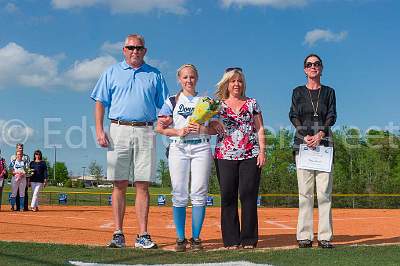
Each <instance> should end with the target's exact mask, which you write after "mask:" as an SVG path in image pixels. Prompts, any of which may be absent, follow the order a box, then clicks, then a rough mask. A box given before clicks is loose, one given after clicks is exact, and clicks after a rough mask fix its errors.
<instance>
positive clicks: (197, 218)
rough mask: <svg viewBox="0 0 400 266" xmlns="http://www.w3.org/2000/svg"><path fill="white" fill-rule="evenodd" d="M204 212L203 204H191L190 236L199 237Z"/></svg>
mask: <svg viewBox="0 0 400 266" xmlns="http://www.w3.org/2000/svg"><path fill="white" fill-rule="evenodd" d="M205 214H206V207H205V206H193V208H192V237H193V238H199V237H200V232H201V228H202V227H203V221H204V216H205Z"/></svg>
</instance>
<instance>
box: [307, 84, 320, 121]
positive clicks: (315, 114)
mask: <svg viewBox="0 0 400 266" xmlns="http://www.w3.org/2000/svg"><path fill="white" fill-rule="evenodd" d="M306 89H307V91H308V95H309V96H310V101H311V105H312V109H313V111H314V117H318V113H317V112H318V105H319V95H320V94H321V90H322V87H321V88H320V89H319V91H318V99H317V107H315V106H314V102H313V100H312V97H311V92H310V90H309V89H308V88H307V87H306Z"/></svg>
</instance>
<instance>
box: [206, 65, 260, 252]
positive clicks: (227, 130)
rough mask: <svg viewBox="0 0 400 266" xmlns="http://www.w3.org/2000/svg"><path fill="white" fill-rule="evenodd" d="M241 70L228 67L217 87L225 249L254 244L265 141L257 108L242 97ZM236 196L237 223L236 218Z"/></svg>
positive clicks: (218, 164) (217, 151)
mask: <svg viewBox="0 0 400 266" xmlns="http://www.w3.org/2000/svg"><path fill="white" fill-rule="evenodd" d="M245 91H246V83H245V79H244V75H243V71H242V69H241V68H228V69H226V70H225V73H224V75H223V77H222V79H221V80H220V81H219V82H218V84H217V92H216V95H217V97H218V98H219V99H220V100H221V101H222V103H221V110H220V113H219V120H220V122H222V123H213V124H212V126H213V127H214V129H215V131H216V132H217V134H218V135H217V143H216V147H215V155H214V156H215V164H216V168H217V176H218V180H219V184H220V189H221V230H222V239H223V242H224V246H225V247H226V248H228V249H237V248H239V247H240V246H242V247H243V248H254V247H256V245H257V242H258V219H257V196H258V189H259V184H260V173H261V168H262V167H263V166H264V164H265V139H264V127H263V119H262V115H261V109H260V107H259V105H258V104H257V101H256V100H255V99H252V98H248V97H246V95H245ZM238 195H240V202H241V207H242V211H241V221H242V225H240V223H239V215H238Z"/></svg>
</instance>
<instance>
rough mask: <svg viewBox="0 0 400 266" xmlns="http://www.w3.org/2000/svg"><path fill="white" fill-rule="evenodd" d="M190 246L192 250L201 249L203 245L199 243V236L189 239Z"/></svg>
mask: <svg viewBox="0 0 400 266" xmlns="http://www.w3.org/2000/svg"><path fill="white" fill-rule="evenodd" d="M190 248H191V249H192V250H194V251H196V250H202V249H203V245H202V244H201V239H200V238H191V239H190Z"/></svg>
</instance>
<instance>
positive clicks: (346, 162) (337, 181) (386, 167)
mask: <svg viewBox="0 0 400 266" xmlns="http://www.w3.org/2000/svg"><path fill="white" fill-rule="evenodd" d="M333 133H334V134H333V137H334V143H335V144H334V145H335V146H334V166H333V172H334V185H333V193H338V194H353V193H356V194H364V193H368V194H373V193H390V194H393V193H400V136H399V134H396V133H393V132H389V131H384V130H369V131H368V132H367V133H366V134H365V135H362V134H361V132H360V131H359V130H358V129H355V128H348V127H343V128H341V129H339V130H336V131H334V132H333ZM293 134H294V133H293V132H292V131H289V130H286V129H281V130H280V131H279V132H278V133H276V134H273V133H272V132H270V131H266V136H265V137H266V140H267V159H268V160H267V164H266V166H265V167H264V168H263V170H262V174H261V182H260V194H270V193H283V194H297V192H298V191H297V178H296V165H295V161H294V156H293V150H292V143H293ZM158 175H159V177H160V179H161V186H163V187H170V186H171V181H170V177H169V171H168V163H166V162H165V161H164V160H160V163H159V165H158ZM209 193H210V194H218V193H219V185H218V180H217V175H216V170H215V166H213V167H212V171H211V176H210V181H209Z"/></svg>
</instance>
